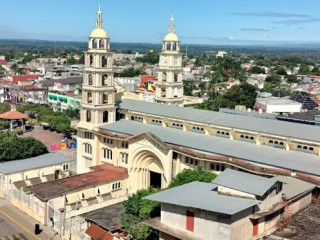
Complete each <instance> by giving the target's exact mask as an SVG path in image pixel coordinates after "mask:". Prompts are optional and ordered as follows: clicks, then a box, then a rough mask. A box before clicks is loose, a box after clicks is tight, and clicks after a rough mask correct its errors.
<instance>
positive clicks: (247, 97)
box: [221, 82, 257, 108]
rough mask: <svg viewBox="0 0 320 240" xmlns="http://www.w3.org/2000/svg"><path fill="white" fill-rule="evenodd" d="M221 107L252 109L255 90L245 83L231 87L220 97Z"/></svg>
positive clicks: (255, 95)
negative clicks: (239, 106) (241, 106)
mask: <svg viewBox="0 0 320 240" xmlns="http://www.w3.org/2000/svg"><path fill="white" fill-rule="evenodd" d="M222 97H223V98H222V102H221V107H228V108H234V107H235V105H245V106H246V107H247V108H253V107H254V104H255V102H256V97H257V92H256V88H255V87H254V86H253V85H251V84H249V83H246V82H243V83H241V84H240V85H235V86H232V87H231V88H230V89H228V90H227V91H226V92H225V93H224V94H223V96H222Z"/></svg>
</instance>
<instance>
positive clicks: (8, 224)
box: [0, 212, 34, 240]
mask: <svg viewBox="0 0 320 240" xmlns="http://www.w3.org/2000/svg"><path fill="white" fill-rule="evenodd" d="M20 234H21V235H20ZM10 235H16V236H23V237H21V238H20V239H28V240H29V239H34V238H33V236H32V235H31V234H29V233H28V232H26V231H25V230H23V229H22V228H21V227H20V226H18V225H17V224H16V223H14V222H12V221H11V220H10V219H8V218H7V217H6V216H4V215H3V214H2V213H1V212H0V240H2V239H14V238H13V237H12V238H9V237H8V236H10ZM5 237H7V238H5ZM17 239H19V238H17Z"/></svg>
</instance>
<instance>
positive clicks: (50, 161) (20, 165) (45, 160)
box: [0, 153, 71, 174]
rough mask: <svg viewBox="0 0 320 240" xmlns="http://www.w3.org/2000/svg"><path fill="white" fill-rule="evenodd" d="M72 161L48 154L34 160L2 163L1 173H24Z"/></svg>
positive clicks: (0, 166) (55, 154)
mask: <svg viewBox="0 0 320 240" xmlns="http://www.w3.org/2000/svg"><path fill="white" fill-rule="evenodd" d="M69 161H71V159H70V158H68V157H66V156H64V155H61V154H57V153H46V154H43V155H40V156H37V157H33V158H26V159H21V160H14V161H9V162H4V163H0V173H2V174H11V173H17V172H23V171H27V170H31V169H37V168H43V167H46V166H52V165H56V164H61V163H65V162H69Z"/></svg>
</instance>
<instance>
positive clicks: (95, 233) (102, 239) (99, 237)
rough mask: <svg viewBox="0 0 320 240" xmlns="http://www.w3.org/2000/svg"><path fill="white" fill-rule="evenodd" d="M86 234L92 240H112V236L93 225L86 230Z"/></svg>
mask: <svg viewBox="0 0 320 240" xmlns="http://www.w3.org/2000/svg"><path fill="white" fill-rule="evenodd" d="M86 234H87V235H89V236H90V237H91V238H92V239H94V240H112V239H113V235H112V234H111V233H109V232H107V231H105V230H103V229H102V228H100V227H98V226H97V225H95V224H93V223H92V224H91V225H90V227H89V228H88V229H87V230H86Z"/></svg>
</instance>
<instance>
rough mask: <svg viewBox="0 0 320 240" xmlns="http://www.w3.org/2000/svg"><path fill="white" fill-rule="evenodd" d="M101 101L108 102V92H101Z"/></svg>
mask: <svg viewBox="0 0 320 240" xmlns="http://www.w3.org/2000/svg"><path fill="white" fill-rule="evenodd" d="M103 103H108V94H107V93H104V94H103Z"/></svg>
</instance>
